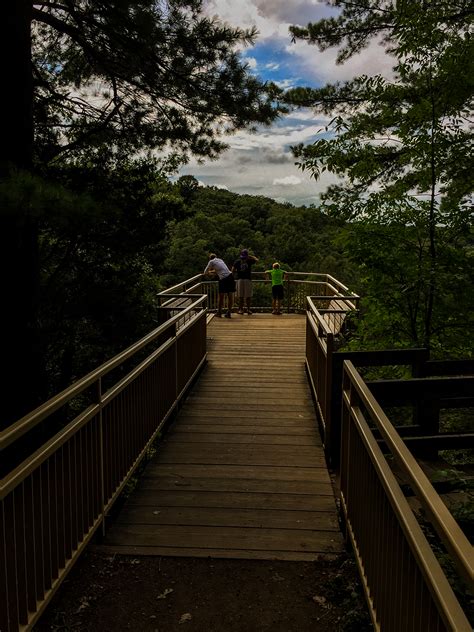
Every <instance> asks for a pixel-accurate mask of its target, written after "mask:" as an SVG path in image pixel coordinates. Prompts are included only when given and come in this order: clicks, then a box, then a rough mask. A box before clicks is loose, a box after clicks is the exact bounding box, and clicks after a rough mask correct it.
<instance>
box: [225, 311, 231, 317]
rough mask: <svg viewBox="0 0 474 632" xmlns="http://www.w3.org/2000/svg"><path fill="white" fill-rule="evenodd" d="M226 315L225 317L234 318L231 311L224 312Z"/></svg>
mask: <svg viewBox="0 0 474 632" xmlns="http://www.w3.org/2000/svg"><path fill="white" fill-rule="evenodd" d="M224 316H225V318H232V316H231V314H230V312H226V313H225V314H224Z"/></svg>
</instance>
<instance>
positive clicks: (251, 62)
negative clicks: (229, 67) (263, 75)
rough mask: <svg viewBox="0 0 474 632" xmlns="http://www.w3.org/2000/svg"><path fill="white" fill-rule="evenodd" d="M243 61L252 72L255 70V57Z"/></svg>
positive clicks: (245, 58)
mask: <svg viewBox="0 0 474 632" xmlns="http://www.w3.org/2000/svg"><path fill="white" fill-rule="evenodd" d="M244 61H245V63H246V64H247V65H248V67H249V68H251V69H252V70H256V68H257V60H256V59H255V57H244Z"/></svg>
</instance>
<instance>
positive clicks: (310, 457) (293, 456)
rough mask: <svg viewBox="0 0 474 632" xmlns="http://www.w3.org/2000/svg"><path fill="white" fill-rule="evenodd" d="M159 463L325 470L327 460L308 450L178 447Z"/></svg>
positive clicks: (162, 455)
mask: <svg viewBox="0 0 474 632" xmlns="http://www.w3.org/2000/svg"><path fill="white" fill-rule="evenodd" d="M156 461H157V463H158V464H161V463H176V464H177V463H183V464H189V463H194V464H203V465H205V464H207V465H213V464H222V465H264V466H265V465H276V466H278V465H284V466H285V467H290V466H291V467H294V468H300V467H314V466H316V465H319V466H320V467H324V466H325V460H324V456H323V455H322V454H318V453H317V451H316V450H315V449H314V448H313V447H310V448H308V447H307V446H281V445H274V446H265V445H262V446H258V447H253V446H248V445H245V446H241V445H233V446H226V447H219V449H217V448H216V446H213V445H212V446H209V445H192V444H182V443H176V444H174V445H173V449H172V450H162V451H159V452H158V455H157V458H156Z"/></svg>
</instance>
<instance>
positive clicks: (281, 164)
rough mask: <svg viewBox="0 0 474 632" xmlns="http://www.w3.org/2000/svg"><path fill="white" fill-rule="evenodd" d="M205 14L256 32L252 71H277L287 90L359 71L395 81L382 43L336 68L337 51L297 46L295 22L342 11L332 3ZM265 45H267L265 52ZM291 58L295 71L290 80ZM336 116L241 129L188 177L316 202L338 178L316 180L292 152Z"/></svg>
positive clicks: (249, 1)
mask: <svg viewBox="0 0 474 632" xmlns="http://www.w3.org/2000/svg"><path fill="white" fill-rule="evenodd" d="M204 10H205V12H206V14H207V15H209V16H217V17H218V18H219V19H221V20H222V21H224V22H227V23H228V24H230V25H232V26H234V27H240V28H251V27H256V28H257V30H258V31H259V37H258V39H257V48H256V50H255V52H253V51H252V48H247V49H244V50H243V51H242V52H243V59H244V61H245V62H246V63H247V64H248V65H249V67H250V68H251V69H252V70H253V71H255V72H257V73H262V75H263V76H266V77H267V78H269V77H273V75H272V73H275V80H276V81H277V83H278V85H280V86H281V87H283V88H288V87H291V86H292V85H294V82H295V81H299V82H300V83H304V84H306V85H308V86H318V85H323V84H325V83H328V82H334V81H345V80H348V79H352V78H353V77H355V76H357V75H360V74H376V73H380V74H382V75H384V76H386V77H392V65H393V60H392V59H391V58H390V57H388V56H387V55H386V54H385V50H384V48H383V47H382V46H380V45H379V44H378V43H377V42H375V41H374V42H371V43H370V45H369V46H368V47H367V49H365V50H364V51H362V53H361V54H359V55H357V56H355V57H353V58H351V59H350V60H349V61H348V62H346V63H345V64H343V65H339V66H338V65H336V63H335V60H336V56H337V51H336V50H334V49H328V50H326V51H324V52H322V53H321V52H319V50H318V49H317V47H316V46H309V45H308V44H307V43H306V42H302V41H298V42H296V43H294V44H292V43H291V41H290V36H289V31H288V28H289V26H290V25H292V24H298V25H302V26H304V25H306V24H308V22H316V21H317V20H319V19H321V18H324V17H328V16H330V15H336V12H337V11H338V9H335V8H334V7H333V6H328V5H327V4H326V1H325V0H291V1H290V2H289V1H288V0H239V1H238V2H236V1H235V0H204ZM259 44H261V45H263V46H262V47H260V49H259V48H258V45H259ZM262 50H265V51H281V54H280V55H279V54H278V53H277V52H275V54H274V58H268V57H260V56H259V54H260V53H259V51H260V52H261V51H262ZM288 55H290V56H291V64H290V66H291V68H290V69H289V70H288V74H287V75H286V76H285V74H284V69H285V68H286V67H288V66H287V64H286V62H287V61H288ZM265 73H266V75H265ZM296 77H298V78H299V79H296ZM331 119H332V116H327V117H326V116H323V115H320V114H318V115H317V117H316V116H315V115H314V113H313V112H312V111H311V110H309V109H301V110H296V111H293V112H291V113H290V114H289V115H288V116H286V117H283V118H281V119H280V120H279V121H277V122H276V123H275V124H274V125H273V126H272V127H270V128H262V129H260V130H258V132H257V133H253V134H251V133H248V132H244V131H241V132H239V133H238V134H236V135H234V136H230V137H228V138H226V139H225V140H226V142H227V143H228V144H229V149H228V151H227V152H225V153H224V154H222V156H221V157H220V158H219V160H217V161H214V162H209V163H207V164H198V163H197V161H192V162H190V163H189V164H188V165H186V167H184V168H183V169H182V170H181V174H192V175H194V176H195V177H196V178H198V179H199V180H201V181H202V182H203V183H204V184H206V185H211V186H217V187H221V188H224V187H226V188H228V189H229V190H231V191H235V192H237V193H247V194H251V195H265V196H268V197H273V198H275V193H276V192H277V193H278V199H284V200H286V201H289V202H292V203H294V204H311V203H317V201H318V197H319V194H320V193H321V192H322V191H324V190H325V189H326V188H327V186H328V185H330V184H333V183H335V182H337V181H338V179H337V178H336V177H335V176H334V175H332V174H330V173H327V172H325V173H324V174H322V176H321V178H320V179H319V180H314V178H311V177H310V175H309V174H308V172H306V171H301V170H300V169H299V168H298V167H297V166H296V165H295V159H294V157H293V155H292V153H291V150H290V147H291V146H294V145H298V144H300V143H311V142H314V140H315V139H316V137H317V136H318V134H321V133H326V130H325V126H326V125H327V123H328V122H329V121H330V120H331Z"/></svg>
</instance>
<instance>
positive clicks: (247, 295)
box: [232, 248, 258, 316]
mask: <svg viewBox="0 0 474 632" xmlns="http://www.w3.org/2000/svg"><path fill="white" fill-rule="evenodd" d="M257 261H258V259H257V257H255V256H254V255H250V254H249V251H248V250H247V249H246V248H244V250H242V251H241V253H240V257H239V259H237V260H236V261H234V265H233V266H232V272H234V273H235V274H237V299H238V301H239V311H238V314H243V313H244V301H245V303H246V306H247V314H248V315H249V316H250V315H251V313H252V310H251V309H250V304H251V302H252V294H253V291H252V266H253V264H254V263H257Z"/></svg>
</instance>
